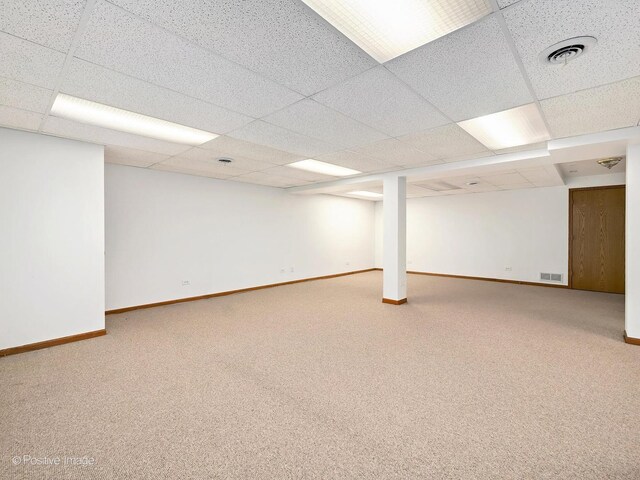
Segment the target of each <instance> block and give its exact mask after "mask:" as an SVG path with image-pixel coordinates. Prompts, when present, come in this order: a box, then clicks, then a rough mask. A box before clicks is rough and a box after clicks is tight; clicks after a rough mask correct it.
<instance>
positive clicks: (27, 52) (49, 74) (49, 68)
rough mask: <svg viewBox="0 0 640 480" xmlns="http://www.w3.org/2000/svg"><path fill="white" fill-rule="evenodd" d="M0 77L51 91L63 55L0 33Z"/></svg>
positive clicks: (60, 69) (54, 84)
mask: <svg viewBox="0 0 640 480" xmlns="http://www.w3.org/2000/svg"><path fill="white" fill-rule="evenodd" d="M0 58H1V59H2V61H0V77H6V78H11V79H13V80H19V81H21V82H25V83H30V84H32V85H37V86H39V87H44V88H50V89H53V88H55V86H56V81H57V78H58V75H60V72H61V71H62V65H63V64H64V59H65V55H64V54H63V53H60V52H56V51H55V50H51V49H50V48H45V47H41V46H40V45H36V44H35V43H31V42H27V41H26V40H22V39H20V38H16V37H14V36H12V35H7V34H6V33H2V32H0Z"/></svg>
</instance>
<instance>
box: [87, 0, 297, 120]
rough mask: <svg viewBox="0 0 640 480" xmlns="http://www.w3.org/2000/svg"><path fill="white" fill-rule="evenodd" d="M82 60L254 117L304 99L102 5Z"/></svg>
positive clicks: (93, 17) (93, 18)
mask: <svg viewBox="0 0 640 480" xmlns="http://www.w3.org/2000/svg"><path fill="white" fill-rule="evenodd" d="M76 56H77V57H79V58H82V59H84V60H88V61H89V62H91V63H96V64H99V65H102V66H105V67H108V68H110V69H112V70H116V71H118V72H121V73H125V74H127V75H131V76H133V77H136V78H139V79H142V80H145V81H147V82H150V83H154V84H156V85H160V86H163V87H165V88H169V89H172V90H175V91H178V92H181V93H184V94H186V95H189V96H191V97H195V98H199V99H201V100H205V101H208V102H210V103H213V104H215V105H218V106H221V107H224V108H227V109H230V110H233V111H236V112H241V113H244V114H246V115H250V116H252V117H260V116H263V115H266V114H268V113H271V112H273V111H276V110H279V109H281V108H282V107H285V106H286V105H289V104H291V103H293V102H295V101H297V100H299V99H301V98H302V96H301V95H299V94H297V93H295V92H293V91H291V90H289V89H287V88H286V87H283V86H281V85H278V84H277V83H275V82H273V81H271V80H268V79H267V78H265V77H263V76H261V75H258V74H256V73H253V72H251V71H250V70H248V69H246V68H243V67H241V66H239V65H237V64H235V63H233V62H230V61H228V60H226V59H223V58H222V57H220V56H218V55H216V54H214V53H212V52H209V51H207V50H204V49H202V48H200V47H197V46H195V45H193V44H191V43H189V42H187V41H185V40H183V39H181V38H178V37H177V36H174V35H171V34H170V33H168V32H167V31H166V30H163V29H160V28H158V27H155V26H153V25H151V24H149V23H147V22H145V21H143V20H141V19H140V18H138V17H135V16H133V15H131V14H129V13H127V12H125V11H124V10H122V9H120V8H118V7H116V6H114V5H111V4H109V3H106V2H104V1H101V0H99V3H98V4H97V5H96V7H95V9H94V11H93V13H92V15H91V18H90V21H89V24H88V26H87V31H86V33H85V36H84V38H83V40H82V42H81V43H80V45H79V47H78V50H77V52H76Z"/></svg>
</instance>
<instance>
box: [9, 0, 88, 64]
mask: <svg viewBox="0 0 640 480" xmlns="http://www.w3.org/2000/svg"><path fill="white" fill-rule="evenodd" d="M85 4H86V0H0V12H2V15H0V30H2V31H3V32H7V33H10V34H11V35H15V36H16V37H20V38H24V39H26V40H30V41H32V42H35V43H38V44H40V45H44V46H46V47H49V48H53V49H56V50H59V51H61V52H66V51H67V50H68V48H69V47H70V46H71V41H72V39H73V35H74V33H75V31H76V29H77V27H78V23H79V21H80V17H81V16H82V10H83V9H84V6H85Z"/></svg>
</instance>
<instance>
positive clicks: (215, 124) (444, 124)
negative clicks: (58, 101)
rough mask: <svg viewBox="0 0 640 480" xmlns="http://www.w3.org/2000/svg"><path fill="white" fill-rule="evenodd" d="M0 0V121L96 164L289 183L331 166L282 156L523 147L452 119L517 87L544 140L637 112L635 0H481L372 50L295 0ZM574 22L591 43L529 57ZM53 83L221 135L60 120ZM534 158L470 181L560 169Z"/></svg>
mask: <svg viewBox="0 0 640 480" xmlns="http://www.w3.org/2000/svg"><path fill="white" fill-rule="evenodd" d="M425 1H429V0H425ZM439 1H440V2H442V0H439ZM458 1H459V0H458ZM469 1H474V0H469ZM1 4H2V15H0V57H1V58H2V61H1V62H0V125H2V126H7V127H10V128H18V129H24V130H31V131H38V132H42V133H45V134H51V135H58V136H62V137H67V138H75V139H80V140H84V141H89V142H94V143H99V144H103V145H106V147H107V148H106V150H105V160H106V161H107V162H111V163H118V164H123V165H132V166H135V167H140V168H150V169H156V170H165V171H172V172H180V173H186V174H191V175H201V176H207V177H213V178H220V179H225V180H230V181H238V182H245V183H255V184H260V185H269V186H274V187H279V188H287V187H291V186H299V185H306V184H309V183H315V182H322V181H327V180H332V179H333V178H334V177H329V176H326V175H321V174H317V173H311V172H303V171H299V170H294V169H291V168H289V167H286V166H285V165H286V164H288V163H292V162H295V161H298V160H303V159H308V158H313V159H317V160H320V161H324V162H329V163H334V164H337V165H341V166H344V167H348V168H353V169H356V170H359V171H361V172H363V173H371V172H385V171H392V170H398V169H404V168H410V167H416V166H425V165H437V164H443V163H451V162H458V161H462V160H466V159H469V158H478V157H484V156H490V155H494V154H496V153H505V152H506V151H513V150H518V149H521V148H528V147H527V146H525V147H518V148H516V149H506V150H502V151H490V150H489V149H487V148H486V147H485V146H484V145H483V144H481V143H480V142H478V141H477V140H476V139H475V138H474V137H472V136H471V135H469V134H468V133H467V132H465V131H464V130H463V129H461V128H460V127H459V126H458V125H457V122H462V121H465V120H469V119H472V118H475V117H478V116H484V115H488V114H492V113H497V112H500V111H504V110H507V109H510V108H515V107H519V106H522V105H527V104H534V105H535V107H536V108H537V109H539V111H540V113H541V114H542V117H543V120H544V122H545V124H546V126H547V127H548V130H549V133H550V135H551V138H552V139H558V138H564V137H568V136H574V135H580V134H585V133H592V132H602V131H608V130H612V129H618V128H623V127H629V126H634V125H637V124H638V122H639V120H640V93H639V92H640V2H638V1H637V0H615V1H614V0H605V1H594V0H520V1H516V0H497V2H494V1H491V2H489V4H491V5H493V10H492V12H490V13H489V15H484V16H482V17H481V18H479V19H478V20H477V21H475V22H473V23H471V24H470V25H467V26H465V27H463V28H460V29H458V30H455V31H453V32H451V33H449V34H448V35H445V36H443V37H441V38H438V39H436V40H434V41H431V42H429V43H427V44H425V45H422V46H419V47H418V48H415V49H414V50H411V51H409V52H408V53H406V54H404V55H400V56H398V57H396V58H394V59H392V60H390V61H388V62H386V63H382V64H381V63H379V62H378V61H377V60H375V59H374V58H373V57H371V56H370V55H369V54H367V53H366V52H365V51H364V50H362V49H361V48H360V47H359V46H358V45H356V44H355V43H354V42H352V41H351V40H350V39H349V38H347V37H346V36H345V35H343V34H342V33H340V31H339V30H337V29H336V28H335V27H334V26H332V25H331V24H329V23H328V22H327V21H326V20H324V19H323V18H322V17H321V16H319V15H318V14H317V13H316V12H314V11H313V10H312V9H311V8H309V7H308V6H307V5H306V4H305V3H304V2H303V1H302V0H279V1H277V2H264V1H263V0H225V1H220V2H211V1H209V0H193V1H190V2H175V1H169V0H111V1H109V2H108V1H105V0H89V1H86V0H22V1H20V2H12V1H9V2H1ZM578 35H592V36H595V37H596V38H597V39H598V43H597V45H596V47H594V48H593V49H592V51H591V52H589V53H587V54H585V55H584V56H582V57H580V58H578V59H576V60H574V61H572V62H570V63H569V64H568V65H566V66H550V65H544V64H543V63H541V62H540V59H539V58H538V57H539V53H540V52H541V51H542V50H544V49H545V48H546V47H548V46H549V45H552V44H554V43H557V42H558V41H561V40H564V39H565V38H568V37H573V36H578ZM60 92H61V93H66V94H69V95H73V96H77V97H80V98H85V99H87V100H91V101H95V102H99V103H104V104H108V105H111V106H114V107H117V108H121V109H125V110H130V111H133V112H137V113H141V114H144V115H149V116H153V117H157V118H161V119H164V120H168V121H171V122H175V123H179V124H182V125H186V126H190V127H193V128H198V129H202V130H206V131H210V132H213V133H216V134H219V135H220V136H219V137H217V138H216V139H214V140H213V141H211V142H208V143H207V144H204V145H200V146H198V147H196V148H191V147H188V146H185V145H178V144H173V143H170V142H165V141H161V140H155V139H151V138H145V137H140V136H137V135H132V134H127V133H122V132H116V131H113V130H109V129H105V128H100V127H93V126H90V125H83V124H79V123H77V122H73V121H69V120H64V119H61V118H57V117H54V116H52V115H49V113H50V108H51V105H52V103H53V100H54V99H55V96H56V95H57V94H58V93H60ZM530 148H532V149H533V148H537V145H532V146H530ZM220 157H231V158H233V159H234V160H235V162H233V163H232V164H230V165H227V166H225V165H222V164H221V163H220V162H218V161H217V159H218V158H220ZM540 168H542V169H543V171H539V170H538V171H536V170H532V171H520V170H517V171H506V172H500V174H496V173H495V172H491V175H492V176H493V177H494V178H482V177H479V178H480V179H481V182H480V183H479V186H475V187H474V189H473V190H472V191H489V190H491V189H506V188H525V187H529V186H543V185H547V184H549V183H551V184H553V182H557V181H558V179H557V178H551V179H548V178H546V177H545V173H544V167H540ZM552 177H553V175H552ZM442 180H443V181H449V182H459V181H461V179H460V178H458V179H457V180H456V179H442ZM462 183H465V184H466V183H467V182H462ZM416 189H417V190H416ZM420 189H422V190H426V189H425V187H424V186H420V185H417V184H416V185H413V184H412V187H411V190H412V191H413V192H414V193H411V195H418V196H420V195H421V194H422V193H425V192H423V191H422V190H420ZM458 190H462V191H467V190H471V189H470V188H469V186H468V185H464V186H462V187H460V188H459V189H452V191H458ZM431 194H433V193H430V192H426V194H425V196H426V195H431ZM438 194H441V193H438ZM450 194H454V193H450Z"/></svg>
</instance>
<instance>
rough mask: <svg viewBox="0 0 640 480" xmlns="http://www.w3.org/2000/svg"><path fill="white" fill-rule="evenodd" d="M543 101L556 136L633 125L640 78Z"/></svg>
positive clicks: (639, 110)
mask: <svg viewBox="0 0 640 480" xmlns="http://www.w3.org/2000/svg"><path fill="white" fill-rule="evenodd" d="M639 3H640V2H639ZM540 103H541V105H542V111H543V112H544V115H545V117H546V119H547V123H548V124H549V127H550V128H551V131H552V132H553V134H554V136H555V137H556V138H562V137H569V136H573V135H580V134H583V133H593V132H601V131H606V130H613V129H616V128H623V127H630V126H634V125H637V123H638V121H639V120H640V77H635V78H632V79H629V80H623V81H621V82H617V83H613V84H610V85H603V86H600V87H596V88H591V89H589V90H582V91H580V92H576V93H572V94H569V95H564V96H561V97H555V98H549V99H547V100H543V101H542V102H540Z"/></svg>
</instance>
